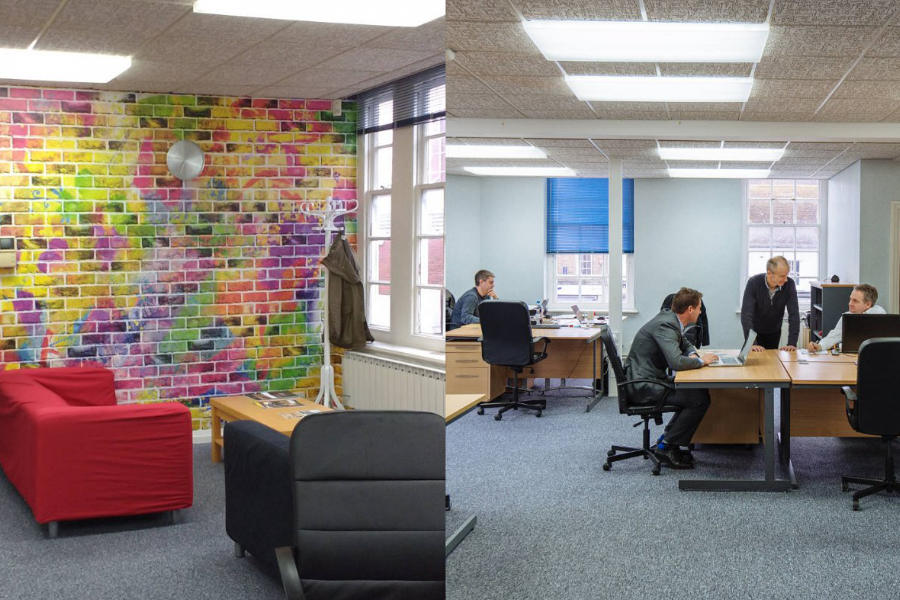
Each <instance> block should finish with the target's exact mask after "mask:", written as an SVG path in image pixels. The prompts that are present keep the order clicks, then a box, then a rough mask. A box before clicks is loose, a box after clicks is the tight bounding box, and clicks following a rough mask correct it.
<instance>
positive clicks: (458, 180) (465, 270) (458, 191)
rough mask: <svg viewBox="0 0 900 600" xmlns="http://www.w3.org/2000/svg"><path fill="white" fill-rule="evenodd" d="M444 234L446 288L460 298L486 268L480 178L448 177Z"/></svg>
mask: <svg viewBox="0 0 900 600" xmlns="http://www.w3.org/2000/svg"><path fill="white" fill-rule="evenodd" d="M444 232H445V234H444V257H445V259H444V270H445V278H444V281H445V282H446V283H445V284H444V285H445V286H446V287H447V289H449V290H450V292H451V293H452V294H453V296H454V297H455V298H459V297H460V295H461V294H462V293H463V292H465V291H466V290H467V289H469V288H470V287H472V286H473V285H474V279H473V276H474V275H475V272H476V271H477V270H479V269H481V268H482V264H481V181H480V180H479V179H478V178H477V177H459V176H455V175H450V176H448V177H447V187H446V201H445V203H444ZM488 268H489V267H488Z"/></svg>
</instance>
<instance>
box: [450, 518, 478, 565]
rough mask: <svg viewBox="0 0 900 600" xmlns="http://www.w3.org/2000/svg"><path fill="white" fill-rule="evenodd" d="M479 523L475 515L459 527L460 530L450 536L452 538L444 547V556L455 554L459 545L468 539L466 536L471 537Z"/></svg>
mask: <svg viewBox="0 0 900 600" xmlns="http://www.w3.org/2000/svg"><path fill="white" fill-rule="evenodd" d="M477 522H478V518H477V517H476V516H475V515H472V516H471V517H469V518H468V519H466V520H465V522H464V523H463V524H462V525H460V526H459V528H458V529H457V530H456V531H454V532H453V533H452V534H450V537H448V538H447V542H446V544H445V546H444V556H450V553H451V552H453V551H454V550H455V549H456V547H457V546H459V543H460V542H461V541H463V540H464V539H466V536H467V535H469V532H471V531H472V530H473V529H475V523H477Z"/></svg>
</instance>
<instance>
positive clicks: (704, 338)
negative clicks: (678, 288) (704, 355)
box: [659, 294, 709, 348]
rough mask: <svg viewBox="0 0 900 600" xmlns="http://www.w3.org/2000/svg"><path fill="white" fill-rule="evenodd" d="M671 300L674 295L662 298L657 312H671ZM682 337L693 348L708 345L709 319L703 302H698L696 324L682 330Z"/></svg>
mask: <svg viewBox="0 0 900 600" xmlns="http://www.w3.org/2000/svg"><path fill="white" fill-rule="evenodd" d="M673 298H675V294H669V295H668V296H666V297H665V298H663V301H662V305H661V306H660V307H659V310H672V299H673ZM684 337H685V338H686V339H687V341H689V342H690V343H691V344H693V345H694V347H695V348H700V347H701V346H708V345H709V317H707V316H706V304H705V303H704V302H703V300H701V301H700V317H699V318H698V319H697V322H696V323H694V324H693V325H688V326H687V327H685V328H684Z"/></svg>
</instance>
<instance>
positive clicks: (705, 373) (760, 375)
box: [675, 350, 791, 384]
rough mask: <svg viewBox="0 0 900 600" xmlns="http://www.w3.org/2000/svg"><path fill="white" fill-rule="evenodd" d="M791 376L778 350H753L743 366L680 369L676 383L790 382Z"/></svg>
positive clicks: (676, 376)
mask: <svg viewBox="0 0 900 600" xmlns="http://www.w3.org/2000/svg"><path fill="white" fill-rule="evenodd" d="M790 381H791V378H790V377H789V376H788V373H787V371H785V369H784V367H783V366H782V365H781V361H780V360H778V353H777V350H766V351H765V352H751V353H750V356H749V357H747V363H746V364H745V365H744V366H742V367H702V368H700V369H691V370H690V371H678V372H677V373H676V374H675V383H676V384H679V383H681V384H695V383H738V384H740V383H748V384H749V383H790Z"/></svg>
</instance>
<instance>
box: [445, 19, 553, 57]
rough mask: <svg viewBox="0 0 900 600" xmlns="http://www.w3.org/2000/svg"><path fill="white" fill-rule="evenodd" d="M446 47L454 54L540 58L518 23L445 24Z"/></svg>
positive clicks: (460, 22)
mask: <svg viewBox="0 0 900 600" xmlns="http://www.w3.org/2000/svg"><path fill="white" fill-rule="evenodd" d="M447 47H448V48H451V49H452V50H454V51H455V52H459V51H466V50H475V51H479V52H519V53H522V54H533V55H537V56H541V53H540V51H539V50H538V49H537V46H535V45H534V42H532V41H531V38H530V37H528V34H527V33H525V30H524V29H523V28H522V24H521V23H519V22H499V23H498V22H491V23H479V22H474V21H450V22H449V23H448V24H447Z"/></svg>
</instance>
